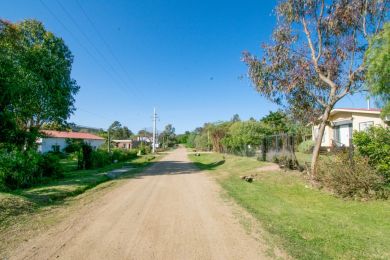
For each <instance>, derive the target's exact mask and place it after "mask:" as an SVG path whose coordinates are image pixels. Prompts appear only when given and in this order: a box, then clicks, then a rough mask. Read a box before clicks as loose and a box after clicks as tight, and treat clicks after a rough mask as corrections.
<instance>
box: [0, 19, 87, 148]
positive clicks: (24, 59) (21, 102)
mask: <svg viewBox="0 0 390 260" xmlns="http://www.w3.org/2000/svg"><path fill="white" fill-rule="evenodd" d="M72 63H73V56H72V54H71V52H70V50H69V49H68V47H67V46H66V45H65V43H64V41H63V40H62V39H61V38H59V37H56V36H55V35H54V34H53V33H51V32H48V31H46V29H45V27H44V26H43V24H42V23H41V22H39V21H36V20H25V21H22V22H20V23H15V24H13V23H10V22H8V21H4V20H0V90H1V93H0V117H2V118H4V119H6V120H7V121H8V122H9V123H8V126H10V127H11V128H14V130H12V129H11V131H8V134H9V135H10V136H12V133H14V132H15V131H20V132H21V133H24V134H23V136H24V140H23V142H24V145H27V146H28V145H33V144H35V140H36V137H37V135H38V134H39V133H38V130H39V128H40V127H41V126H42V124H43V123H48V122H59V123H62V122H64V121H66V120H67V118H68V117H69V116H70V114H71V113H72V112H73V111H74V110H75V107H74V95H75V94H76V93H77V92H78V90H79V86H78V85H77V84H76V81H75V80H74V79H72V78H71V69H72ZM1 127H7V124H5V125H3V124H1ZM2 130H7V129H4V128H3V129H2ZM2 132H4V131H2ZM5 132H7V131H5Z"/></svg>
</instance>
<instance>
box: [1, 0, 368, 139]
mask: <svg viewBox="0 0 390 260" xmlns="http://www.w3.org/2000/svg"><path fill="white" fill-rule="evenodd" d="M42 2H43V4H42ZM42 2H41V1H39V0H12V1H1V2H0V10H1V18H5V19H8V20H10V21H12V22H16V21H21V20H23V19H28V18H34V19H37V20H40V21H42V22H43V23H44V25H45V26H46V28H47V30H50V31H52V32H54V33H55V34H56V35H57V36H60V37H62V38H63V39H64V40H65V42H66V44H67V45H68V47H69V48H70V49H71V51H72V53H73V55H74V57H75V58H74V64H73V72H72V74H73V78H74V79H76V80H77V82H78V84H79V85H80V86H81V89H80V92H79V93H78V94H77V96H76V107H77V111H76V112H75V114H74V115H73V116H72V117H71V118H70V121H71V122H75V123H77V124H80V125H86V126H93V127H99V128H107V127H108V126H109V125H110V124H111V123H112V122H113V121H114V120H118V121H120V122H121V123H122V124H123V125H126V126H128V127H129V128H130V129H131V130H133V131H138V130H139V129H142V128H144V127H146V128H150V127H151V124H152V122H151V116H152V112H153V107H156V109H157V112H158V114H159V117H160V121H159V122H158V125H159V126H158V128H159V129H162V128H163V127H164V125H166V124H168V123H172V124H173V125H174V127H175V128H176V130H177V132H179V133H181V132H184V131H185V130H192V129H194V128H195V127H197V126H201V125H202V124H203V123H204V122H214V121H218V120H228V119H230V118H231V117H232V115H233V114H236V113H237V114H239V115H240V116H241V118H242V119H248V118H249V117H254V118H257V119H259V118H261V117H262V116H264V115H265V114H267V113H268V112H269V111H270V110H276V109H277V107H276V106H275V105H274V104H272V103H270V102H269V101H267V100H266V99H265V98H262V97H261V96H260V95H258V94H257V93H256V92H255V91H254V89H253V88H252V87H251V85H250V83H249V80H248V79H245V78H244V79H240V78H241V76H244V75H245V73H246V66H245V65H244V64H243V63H242V62H241V60H240V58H241V53H242V51H243V50H249V51H251V52H254V53H260V45H261V43H263V42H266V41H268V40H269V39H270V35H271V32H272V28H273V26H274V25H275V20H276V19H275V17H274V16H273V14H272V9H273V7H274V5H275V4H276V2H277V1H276V0H275V1H261V0H257V1H243V0H242V1H211V0H209V1H206V0H198V1H187V0H186V1H183V0H181V1H180V0H176V1H169V0H165V1H157V0H153V1H147V0H137V1H135V0H128V1H125V0H123V1H107V0H85V1H84V0H78V2H77V1H76V0H67V1H65V0H62V1H60V0H42ZM59 3H61V4H59ZM79 4H80V5H81V7H80V5H79ZM61 5H62V6H61ZM45 6H46V7H45ZM83 10H84V11H85V13H86V14H87V17H88V18H89V19H90V20H91V21H92V24H93V25H92V24H91V23H90V21H89V20H88V18H87V17H86V16H85V15H84V13H83ZM94 27H95V28H96V29H97V30H98V31H99V33H96V31H95V29H94ZM114 56H115V57H114ZM365 106H366V102H365V100H364V98H362V97H361V96H359V97H357V96H353V97H347V98H345V99H344V100H343V101H341V102H340V103H339V104H338V107H365Z"/></svg>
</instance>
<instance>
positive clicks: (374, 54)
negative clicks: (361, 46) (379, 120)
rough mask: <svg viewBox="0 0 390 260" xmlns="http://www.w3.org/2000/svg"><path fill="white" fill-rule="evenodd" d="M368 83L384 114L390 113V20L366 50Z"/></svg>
mask: <svg viewBox="0 0 390 260" xmlns="http://www.w3.org/2000/svg"><path fill="white" fill-rule="evenodd" d="M365 58H366V64H367V85H368V89H369V91H370V92H371V93H372V95H374V96H375V97H377V98H378V99H379V102H380V103H381V106H383V111H382V114H383V115H388V114H390V22H387V23H386V24H385V25H384V26H383V30H382V31H380V32H379V33H378V34H377V35H375V36H374V37H373V38H372V39H371V40H370V45H369V48H368V50H367V52H366V56H365Z"/></svg>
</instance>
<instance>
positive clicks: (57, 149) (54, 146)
mask: <svg viewBox="0 0 390 260" xmlns="http://www.w3.org/2000/svg"><path fill="white" fill-rule="evenodd" d="M51 148H52V151H53V152H55V153H58V152H60V146H59V145H58V144H55V145H52V147H51Z"/></svg>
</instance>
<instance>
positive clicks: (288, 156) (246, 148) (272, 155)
mask: <svg viewBox="0 0 390 260" xmlns="http://www.w3.org/2000/svg"><path fill="white" fill-rule="evenodd" d="M297 145H298V143H297V141H296V138H295V136H294V135H291V134H277V135H269V136H265V137H263V138H262V139H261V140H260V142H259V143H257V144H247V145H243V146H242V147H239V148H237V147H236V148H234V149H226V150H225V152H226V153H228V154H234V155H239V156H245V157H255V158H257V159H258V160H260V161H268V162H275V163H278V164H279V165H280V166H281V167H285V168H290V169H298V168H299V163H298V160H297V158H296V155H295V148H296V147H297Z"/></svg>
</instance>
